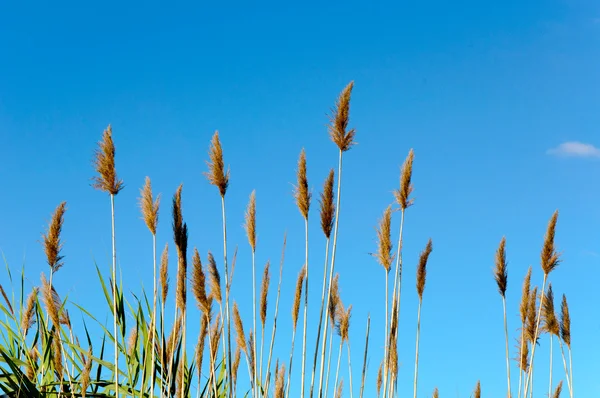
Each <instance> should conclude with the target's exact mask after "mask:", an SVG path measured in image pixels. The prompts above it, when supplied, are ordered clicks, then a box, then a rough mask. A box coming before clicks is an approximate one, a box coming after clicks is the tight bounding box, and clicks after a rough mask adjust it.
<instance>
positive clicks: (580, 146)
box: [546, 141, 600, 158]
mask: <svg viewBox="0 0 600 398" xmlns="http://www.w3.org/2000/svg"><path fill="white" fill-rule="evenodd" d="M546 153H547V154H548V155H554V156H564V157H578V158H600V149H599V148H596V147H595V146H594V145H592V144H585V143H583V142H579V141H568V142H563V143H562V144H560V145H559V146H557V147H556V148H551V149H548V151H546Z"/></svg>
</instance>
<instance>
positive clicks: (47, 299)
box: [42, 273, 61, 329]
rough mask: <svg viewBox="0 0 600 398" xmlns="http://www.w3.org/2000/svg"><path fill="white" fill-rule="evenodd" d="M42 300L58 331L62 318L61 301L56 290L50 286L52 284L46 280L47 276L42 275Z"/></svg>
mask: <svg viewBox="0 0 600 398" xmlns="http://www.w3.org/2000/svg"><path fill="white" fill-rule="evenodd" d="M42 300H43V302H44V305H45V306H46V311H47V312H48V315H49V317H50V320H51V321H52V324H53V325H54V327H55V328H56V329H59V328H60V316H59V309H60V307H61V305H60V299H59V297H58V294H57V293H56V290H54V288H53V287H52V286H51V285H50V283H49V282H48V281H47V280H46V276H45V275H44V274H43V273H42Z"/></svg>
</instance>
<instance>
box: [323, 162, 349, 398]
mask: <svg viewBox="0 0 600 398" xmlns="http://www.w3.org/2000/svg"><path fill="white" fill-rule="evenodd" d="M342 154H343V152H342V151H341V150H340V156H339V164H338V181H337V199H336V207H335V226H334V228H333V248H332V250H331V266H330V268H329V288H328V289H327V302H326V304H325V319H327V317H328V315H329V300H331V280H332V278H333V270H334V266H335V253H336V248H337V235H338V225H339V221H340V199H341V193H342V189H341V188H342V186H341V184H342ZM327 326H328V323H327V322H325V331H324V332H323V344H322V345H321V374H320V377H319V397H322V396H323V389H322V387H323V371H324V370H325V369H324V362H325V346H326V345H327Z"/></svg>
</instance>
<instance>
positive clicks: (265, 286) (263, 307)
mask: <svg viewBox="0 0 600 398" xmlns="http://www.w3.org/2000/svg"><path fill="white" fill-rule="evenodd" d="M269 267H270V262H269V261H267V263H266V264H265V269H264V271H263V279H262V283H261V286H260V321H261V323H262V326H263V328H264V327H265V322H266V321H267V294H268V293H269V282H270V281H271V275H270V274H269Z"/></svg>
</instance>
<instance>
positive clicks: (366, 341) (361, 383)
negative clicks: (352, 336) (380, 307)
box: [359, 314, 371, 398]
mask: <svg viewBox="0 0 600 398" xmlns="http://www.w3.org/2000/svg"><path fill="white" fill-rule="evenodd" d="M370 329H371V315H370V314H369V316H368V317H367V337H366V338H365V355H364V359H363V368H362V377H361V382H360V394H359V397H360V398H362V396H363V393H364V391H365V377H366V375H367V353H368V352H369V331H370Z"/></svg>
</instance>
